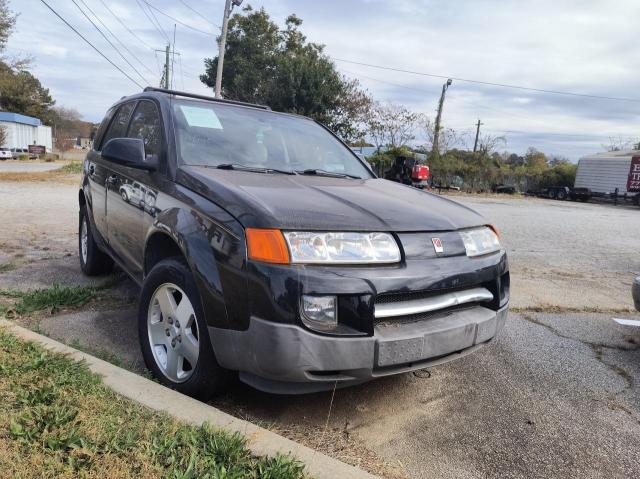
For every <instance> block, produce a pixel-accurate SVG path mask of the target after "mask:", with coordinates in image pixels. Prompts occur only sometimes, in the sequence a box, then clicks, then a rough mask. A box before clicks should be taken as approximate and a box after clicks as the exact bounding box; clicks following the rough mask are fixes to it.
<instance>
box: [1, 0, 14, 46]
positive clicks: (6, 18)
mask: <svg viewBox="0 0 640 479" xmlns="http://www.w3.org/2000/svg"><path fill="white" fill-rule="evenodd" d="M16 18H17V15H15V14H14V13H13V12H12V11H11V10H9V3H8V2H7V0H0V54H1V53H3V52H4V49H5V48H6V47H7V41H8V40H9V36H10V35H11V33H12V32H13V29H14V28H15V26H16Z"/></svg>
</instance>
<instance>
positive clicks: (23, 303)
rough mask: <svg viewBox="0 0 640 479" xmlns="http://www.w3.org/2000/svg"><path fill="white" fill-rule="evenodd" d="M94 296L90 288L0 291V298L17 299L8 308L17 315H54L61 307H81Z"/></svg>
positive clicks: (59, 287) (68, 287)
mask: <svg viewBox="0 0 640 479" xmlns="http://www.w3.org/2000/svg"><path fill="white" fill-rule="evenodd" d="M95 295H96V288H93V287H90V286H64V287H63V286H60V285H58V284H54V285H53V287H52V288H45V289H32V290H29V291H25V292H23V291H14V290H0V296H4V297H8V298H13V299H17V301H16V302H15V303H14V304H13V306H12V307H11V308H10V309H11V310H12V311H13V312H14V313H15V314H17V315H20V316H22V315H24V314H29V313H33V312H36V311H49V312H51V313H54V312H55V311H57V310H59V309H60V308H63V307H68V306H81V305H83V304H85V303H87V302H89V301H90V300H92V299H93V298H94V297H95Z"/></svg>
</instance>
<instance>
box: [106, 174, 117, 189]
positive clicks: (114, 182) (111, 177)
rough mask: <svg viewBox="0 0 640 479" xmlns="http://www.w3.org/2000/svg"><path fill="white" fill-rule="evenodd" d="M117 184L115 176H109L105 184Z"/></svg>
mask: <svg viewBox="0 0 640 479" xmlns="http://www.w3.org/2000/svg"><path fill="white" fill-rule="evenodd" d="M117 182H118V177H117V176H116V175H111V176H110V177H108V178H107V184H108V185H111V186H113V185H115V184H116V183H117Z"/></svg>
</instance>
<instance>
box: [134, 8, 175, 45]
mask: <svg viewBox="0 0 640 479" xmlns="http://www.w3.org/2000/svg"><path fill="white" fill-rule="evenodd" d="M136 3H137V4H138V7H140V10H142V13H144V16H145V17H147V20H149V22H151V25H153V28H155V29H156V30H157V31H158V33H159V34H160V36H161V37H164V39H165V40H166V41H167V43H171V41H170V40H169V37H168V36H167V34H166V33H165V31H164V30H163V29H162V25H160V24H159V23H158V24H156V23H155V22H154V21H153V19H154V18H155V15H154V16H153V17H151V16H149V12H151V14H152V15H153V11H151V9H149V12H147V10H146V9H145V8H144V6H143V5H142V3H140V0H136ZM157 21H158V19H157V18H156V22H157Z"/></svg>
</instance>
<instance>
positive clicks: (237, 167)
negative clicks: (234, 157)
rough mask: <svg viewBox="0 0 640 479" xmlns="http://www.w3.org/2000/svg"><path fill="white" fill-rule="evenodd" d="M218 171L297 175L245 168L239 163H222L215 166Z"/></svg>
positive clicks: (259, 168) (287, 171) (254, 167)
mask: <svg viewBox="0 0 640 479" xmlns="http://www.w3.org/2000/svg"><path fill="white" fill-rule="evenodd" d="M215 168H217V169H219V170H239V171H251V172H254V173H282V174H283V175H297V173H296V172H295V171H293V170H279V169H278V168H263V167H261V166H247V165H241V164H240V163H223V164H221V165H217V166H215Z"/></svg>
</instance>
